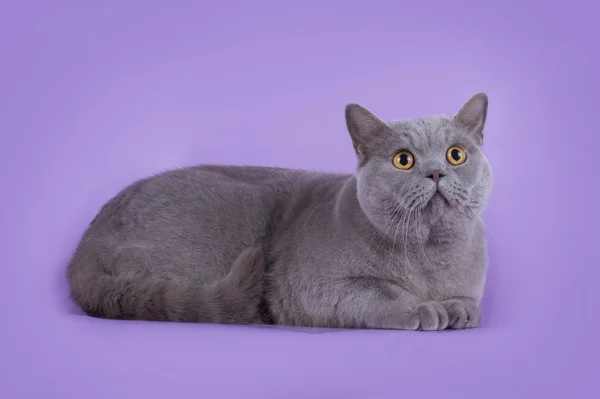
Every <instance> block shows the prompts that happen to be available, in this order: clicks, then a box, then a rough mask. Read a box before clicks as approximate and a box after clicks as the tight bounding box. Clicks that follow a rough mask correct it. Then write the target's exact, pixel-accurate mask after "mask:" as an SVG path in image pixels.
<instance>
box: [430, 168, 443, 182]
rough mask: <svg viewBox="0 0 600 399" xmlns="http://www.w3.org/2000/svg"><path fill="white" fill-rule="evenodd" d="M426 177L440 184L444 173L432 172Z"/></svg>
mask: <svg viewBox="0 0 600 399" xmlns="http://www.w3.org/2000/svg"><path fill="white" fill-rule="evenodd" d="M427 177H428V178H430V179H431V180H433V181H434V182H435V183H436V184H437V183H439V182H440V179H441V178H442V177H444V172H442V171H441V170H432V171H431V172H429V174H428V175H427Z"/></svg>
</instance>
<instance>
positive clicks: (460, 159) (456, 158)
mask: <svg viewBox="0 0 600 399" xmlns="http://www.w3.org/2000/svg"><path fill="white" fill-rule="evenodd" d="M446 159H447V160H448V162H450V164H451V165H454V166H456V165H460V164H462V163H464V162H465V161H466V160H467V153H466V152H465V149H464V148H462V147H461V146H459V145H455V146H453V147H450V148H448V151H446Z"/></svg>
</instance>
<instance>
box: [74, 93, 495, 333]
mask: <svg viewBox="0 0 600 399" xmlns="http://www.w3.org/2000/svg"><path fill="white" fill-rule="evenodd" d="M486 113H487V96H486V95H485V94H481V93H480V94H477V95H475V96H473V97H472V98H471V99H470V100H469V101H468V102H467V103H466V104H465V105H464V106H463V107H462V108H461V110H460V111H459V112H458V113H457V114H456V115H455V116H454V117H452V118H447V117H425V118H421V119H416V120H407V121H394V122H390V123H387V124H386V123H384V122H382V121H380V120H379V119H378V118H377V117H375V116H374V115H373V114H372V113H370V112H369V111H367V110H366V109H364V108H362V107H361V106H359V105H355V104H350V105H348V106H347V107H346V122H347V125H348V130H349V132H350V136H351V139H352V143H353V145H354V148H355V151H356V154H357V158H358V166H357V169H356V173H355V174H354V175H343V174H325V173H313V172H308V171H301V170H289V169H278V168H263V167H242V166H208V165H204V166H198V167H192V168H185V169H179V170H174V171H170V172H165V173H163V174H160V175H157V176H154V177H151V178H147V179H143V180H140V181H138V182H136V183H134V184H132V185H131V186H129V187H127V188H126V189H125V190H123V191H122V192H121V193H120V194H118V195H117V196H116V197H115V198H113V199H112V200H111V201H109V202H108V203H107V204H106V205H105V206H104V207H103V208H102V210H101V211H100V212H99V214H98V215H97V216H96V218H95V219H94V220H93V221H92V222H91V224H90V226H89V228H88V229H87V231H86V232H85V233H84V235H83V238H82V240H81V242H80V243H79V245H78V247H77V249H76V251H75V254H74V255H73V258H72V260H71V262H70V264H69V266H68V278H69V282H70V287H71V297H72V298H73V299H74V300H75V301H76V302H77V303H78V304H79V305H80V306H81V307H82V309H83V310H84V311H86V312H87V313H88V314H89V315H92V316H97V317H105V318H120V319H143V320H170V321H192V322H194V321H196V322H218V323H276V324H284V325H293V326H315V327H344V328H385V329H409V330H416V329H422V330H439V329H445V328H452V329H462V328H469V327H477V326H478V325H479V323H480V320H481V316H480V312H479V304H480V301H481V298H482V295H483V287H484V281H485V275H486V266H487V250H486V243H485V236H484V229H483V225H482V221H481V219H480V214H481V211H482V210H483V208H484V206H485V204H486V201H487V197H488V195H489V192H490V189H491V169H490V166H489V164H488V162H487V160H486V158H485V156H484V154H483V153H482V151H481V144H482V141H483V127H484V124H485V119H486ZM456 144H458V145H461V146H462V147H463V148H464V149H465V150H466V152H467V160H466V162H465V163H463V164H461V165H459V166H453V165H451V164H450V163H449V162H448V161H447V160H446V151H447V149H448V148H449V147H451V146H453V145H456ZM404 149H406V150H409V151H411V152H412V154H413V155H414V157H415V164H414V166H413V167H412V168H411V169H409V170H401V169H397V168H396V167H395V166H394V165H393V163H392V158H393V156H394V154H396V153H397V152H398V151H399V150H404ZM432 171H436V173H439V174H440V175H441V176H442V177H441V178H440V179H439V183H436V182H435V181H434V179H433V178H430V177H428V176H430V175H431V172H432ZM431 176H433V175H431ZM436 187H437V189H436Z"/></svg>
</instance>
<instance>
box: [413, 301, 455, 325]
mask: <svg viewBox="0 0 600 399" xmlns="http://www.w3.org/2000/svg"><path fill="white" fill-rule="evenodd" d="M417 316H418V317H419V330H424V331H435V330H444V329H445V328H446V327H448V312H446V309H445V308H444V306H442V304H441V303H439V302H435V301H430V302H424V303H422V304H420V305H419V306H418V308H417Z"/></svg>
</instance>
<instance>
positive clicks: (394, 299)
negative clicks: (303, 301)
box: [312, 278, 448, 331]
mask: <svg viewBox="0 0 600 399" xmlns="http://www.w3.org/2000/svg"><path fill="white" fill-rule="evenodd" d="M322 288H323V289H324V291H325V292H324V293H323V295H322V296H321V298H322V299H324V300H326V301H328V302H329V301H331V302H329V303H333V304H334V309H333V313H334V314H333V315H327V313H329V312H328V310H329V309H331V308H329V309H327V308H328V306H327V305H326V304H323V303H321V304H320V305H319V304H316V303H315V308H314V309H313V311H314V314H315V315H316V316H317V318H320V319H321V321H322V322H323V324H325V325H329V326H335V327H341V328H355V327H362V328H377V329H399V330H427V331H431V330H443V329H445V328H446V327H447V326H448V313H447V311H446V309H445V308H444V306H442V305H441V304H440V303H439V302H435V301H425V300H422V299H421V298H419V297H417V296H416V295H414V294H412V293H410V292H409V291H407V290H405V289H404V288H402V287H400V286H398V285H396V284H392V283H390V282H388V281H384V280H379V279H374V278H353V279H344V280H338V281H336V282H332V283H330V284H327V285H326V286H323V287H322ZM313 298H314V297H313ZM312 302H313V303H314V300H313V301H312Z"/></svg>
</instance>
